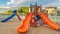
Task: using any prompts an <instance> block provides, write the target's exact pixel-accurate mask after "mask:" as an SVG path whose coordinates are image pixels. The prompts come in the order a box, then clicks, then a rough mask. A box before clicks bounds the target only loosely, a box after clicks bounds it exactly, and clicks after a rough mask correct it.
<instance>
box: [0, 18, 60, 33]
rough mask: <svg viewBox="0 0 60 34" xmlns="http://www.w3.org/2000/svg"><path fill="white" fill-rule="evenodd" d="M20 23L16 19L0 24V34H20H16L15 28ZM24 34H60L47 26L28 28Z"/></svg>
mask: <svg viewBox="0 0 60 34" xmlns="http://www.w3.org/2000/svg"><path fill="white" fill-rule="evenodd" d="M20 23H21V21H19V20H18V19H11V20H9V21H8V22H5V23H2V22H0V34H20V33H18V32H16V28H17V26H19V25H20ZM26 34H60V32H59V31H55V30H51V29H50V28H49V27H48V26H43V27H41V26H39V27H30V28H29V30H28V32H27V33H26Z"/></svg>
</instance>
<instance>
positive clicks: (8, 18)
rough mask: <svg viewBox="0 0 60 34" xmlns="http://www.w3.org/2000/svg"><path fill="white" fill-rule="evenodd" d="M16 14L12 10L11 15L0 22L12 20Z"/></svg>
mask: <svg viewBox="0 0 60 34" xmlns="http://www.w3.org/2000/svg"><path fill="white" fill-rule="evenodd" d="M16 12H17V10H14V11H13V14H12V15H11V16H9V17H7V18H6V19H4V20H1V22H7V21H8V20H10V19H11V18H13V17H14V16H15V15H16Z"/></svg>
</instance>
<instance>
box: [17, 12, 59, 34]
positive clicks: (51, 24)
mask: <svg viewBox="0 0 60 34" xmlns="http://www.w3.org/2000/svg"><path fill="white" fill-rule="evenodd" d="M33 14H34V13H32V12H31V13H29V14H28V15H27V16H26V18H25V20H24V21H23V24H22V25H20V26H19V27H18V28H17V32H22V33H23V32H27V30H28V29H29V24H30V21H31V18H32V16H33ZM37 14H38V15H39V16H40V17H41V18H42V19H43V21H44V23H45V24H47V25H48V26H49V27H51V28H52V29H55V30H57V29H58V28H59V27H58V25H57V24H55V23H54V22H52V21H51V20H50V19H49V18H47V16H46V15H44V14H43V13H42V12H40V13H37Z"/></svg>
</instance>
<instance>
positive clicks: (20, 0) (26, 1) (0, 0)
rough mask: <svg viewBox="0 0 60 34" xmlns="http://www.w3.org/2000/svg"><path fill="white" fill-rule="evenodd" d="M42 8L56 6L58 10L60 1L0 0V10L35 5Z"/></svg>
mask: <svg viewBox="0 0 60 34" xmlns="http://www.w3.org/2000/svg"><path fill="white" fill-rule="evenodd" d="M36 2H37V4H38V5H42V6H57V7H58V8H60V0H0V8H14V7H20V6H30V3H31V4H35V3H36Z"/></svg>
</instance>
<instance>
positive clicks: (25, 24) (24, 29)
mask: <svg viewBox="0 0 60 34" xmlns="http://www.w3.org/2000/svg"><path fill="white" fill-rule="evenodd" d="M32 16H33V12H31V13H29V14H28V15H27V16H26V18H25V20H24V21H23V24H21V25H20V26H19V27H18V28H17V32H22V33H23V32H27V30H28V29H29V24H30V21H31V18H32Z"/></svg>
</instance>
